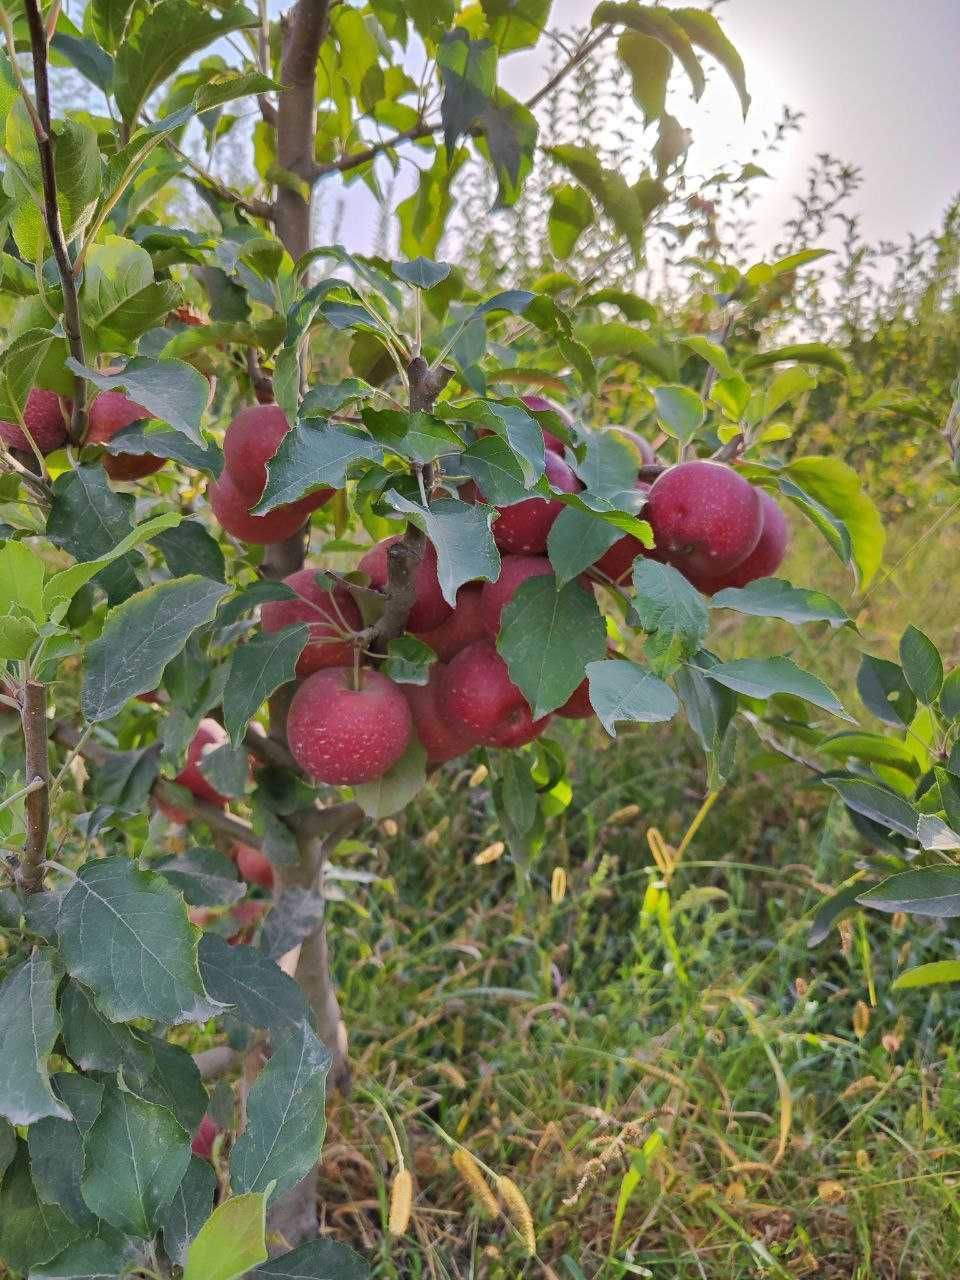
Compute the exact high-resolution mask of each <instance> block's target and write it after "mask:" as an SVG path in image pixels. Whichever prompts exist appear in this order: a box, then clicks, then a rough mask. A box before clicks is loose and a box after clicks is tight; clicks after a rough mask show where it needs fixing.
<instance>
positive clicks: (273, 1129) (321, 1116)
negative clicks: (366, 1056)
mask: <svg viewBox="0 0 960 1280" xmlns="http://www.w3.org/2000/svg"><path fill="white" fill-rule="evenodd" d="M329 1070H330V1054H329V1053H328V1052H327V1050H326V1049H325V1048H324V1046H323V1045H322V1044H321V1042H320V1041H319V1040H318V1039H317V1036H316V1034H315V1033H314V1032H313V1031H312V1030H311V1028H310V1027H309V1025H308V1024H307V1023H306V1022H304V1023H301V1025H300V1026H299V1027H298V1028H297V1030H296V1031H295V1032H293V1034H292V1035H290V1036H288V1037H287V1039H286V1040H284V1041H283V1042H282V1043H281V1044H279V1045H277V1046H276V1047H275V1049H274V1052H273V1056H272V1057H271V1059H270V1061H269V1062H268V1063H267V1065H266V1067H264V1069H263V1071H262V1072H261V1073H260V1075H259V1076H258V1077H257V1081H256V1083H255V1084H254V1086H253V1088H252V1089H251V1090H250V1093H249V1095H248V1097H247V1127H246V1129H245V1130H244V1132H243V1134H242V1136H241V1137H239V1138H238V1139H237V1141H236V1143H235V1144H234V1147H233V1151H232V1152H231V1153H230V1179H231V1182H232V1184H233V1186H234V1187H235V1188H236V1189H237V1190H238V1191H240V1192H245V1191H264V1192H267V1193H268V1194H273V1195H274V1196H282V1195H283V1193H284V1192H285V1191H289V1189H290V1188H291V1187H294V1186H296V1185H297V1183H298V1182H300V1180H301V1179H302V1178H305V1177H306V1175H307V1173H309V1171H310V1169H311V1168H312V1167H313V1166H314V1165H315V1164H316V1162H317V1160H318V1159H319V1157H320V1148H321V1146H322V1145H323V1135H324V1133H325V1131H326V1116H325V1112H324V1103H325V1099H326V1079H327V1073H328V1071H329ZM271 1186H273V1191H272V1193H271V1191H270V1188H271Z"/></svg>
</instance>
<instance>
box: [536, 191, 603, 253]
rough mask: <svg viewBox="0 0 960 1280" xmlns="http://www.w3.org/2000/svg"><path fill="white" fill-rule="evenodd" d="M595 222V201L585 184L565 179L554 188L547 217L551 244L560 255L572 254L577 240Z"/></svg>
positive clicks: (554, 251)
mask: <svg viewBox="0 0 960 1280" xmlns="http://www.w3.org/2000/svg"><path fill="white" fill-rule="evenodd" d="M592 224H593V201H592V200H591V199H590V197H589V196H588V195H587V193H586V191H584V189H583V187H575V186H573V184H572V183H569V182H565V183H563V184H562V185H561V186H559V187H556V188H555V190H554V192H553V203H552V204H551V206H550V214H549V216H548V218H547V233H548V235H549V236H550V248H551V249H552V250H553V254H554V257H556V258H569V256H570V254H571V253H573V250H574V248H575V247H576V243H577V241H578V240H579V239H580V237H581V236H582V235H583V233H584V231H586V229H587V227H589V226H592Z"/></svg>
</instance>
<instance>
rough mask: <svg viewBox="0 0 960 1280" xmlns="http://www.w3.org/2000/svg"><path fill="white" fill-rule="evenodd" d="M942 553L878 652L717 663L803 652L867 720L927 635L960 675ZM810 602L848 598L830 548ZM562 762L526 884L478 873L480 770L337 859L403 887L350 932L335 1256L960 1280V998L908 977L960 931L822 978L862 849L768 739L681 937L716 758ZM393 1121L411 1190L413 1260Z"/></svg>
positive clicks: (694, 1276) (339, 912) (415, 1268)
mask: <svg viewBox="0 0 960 1280" xmlns="http://www.w3.org/2000/svg"><path fill="white" fill-rule="evenodd" d="M931 522H932V520H931V517H929V516H927V517H926V524H924V525H920V526H919V527H915V528H913V529H911V528H908V527H907V528H905V527H901V528H900V529H899V530H897V531H896V536H895V538H894V545H893V547H892V549H891V555H890V557H889V562H890V563H891V564H896V563H897V560H898V559H899V558H900V557H901V556H903V555H904V553H905V552H907V551H909V550H910V549H911V548H912V549H913V550H912V552H911V557H910V559H909V560H908V561H907V563H906V564H905V565H904V566H903V567H902V568H901V569H900V570H898V571H897V572H896V573H894V574H893V575H892V576H890V577H889V578H887V579H886V580H885V581H882V582H881V583H880V584H879V585H878V587H877V589H876V590H875V591H874V593H872V594H871V596H870V597H868V600H867V605H866V609H865V610H864V611H861V613H860V614H859V615H858V616H859V619H860V622H861V632H862V634H861V635H859V636H858V635H856V634H853V633H841V634H840V635H837V634H836V633H834V634H832V635H831V634H829V633H826V634H825V633H824V629H823V628H820V629H819V630H817V631H812V632H809V633H807V634H801V635H800V638H799V640H798V638H797V636H798V633H797V632H795V631H793V630H792V629H787V628H784V629H783V631H782V632H781V631H780V630H779V628H778V627H777V625H776V624H759V623H757V624H755V623H754V622H753V621H752V620H746V621H744V620H742V619H735V618H734V615H727V617H729V619H730V621H729V622H727V621H726V619H725V620H724V621H723V622H722V624H721V634H720V637H719V640H718V643H717V648H718V649H720V651H721V652H723V653H724V655H725V656H729V655H733V654H734V653H736V652H738V651H739V648H740V646H742V647H743V648H746V647H747V644H748V639H747V633H750V634H749V645H750V647H751V648H752V650H753V652H757V650H758V648H760V646H761V645H762V646H763V650H764V651H767V652H771V653H777V652H787V651H790V652H792V653H793V656H794V657H795V658H796V659H797V661H798V662H800V663H801V665H804V666H807V667H809V668H810V669H812V670H815V671H817V672H818V674H820V675H822V676H823V677H824V678H826V679H829V680H831V681H832V683H834V685H835V687H836V688H837V689H838V692H840V693H841V695H842V696H843V697H844V698H845V699H846V700H847V701H848V705H850V706H851V708H853V709H855V710H856V711H857V713H858V714H859V713H860V708H859V704H858V703H857V700H856V697H855V680H854V677H855V672H856V661H857V660H856V651H857V650H858V649H860V648H866V649H869V650H870V651H871V652H876V653H886V654H890V653H893V652H895V647H896V640H897V637H898V636H899V634H900V632H901V631H902V629H903V626H904V625H905V624H906V622H907V621H911V620H912V621H916V622H919V623H920V624H921V625H924V626H926V628H927V629H928V630H929V632H930V633H931V635H933V636H934V638H935V639H936V640H937V641H938V642H939V643H941V644H942V645H943V648H944V652H945V656H946V657H947V658H948V659H949V660H951V661H954V662H955V661H957V659H958V657H960V654H958V652H957V644H958V641H957V639H956V635H955V631H954V627H955V621H956V614H955V611H954V616H953V618H952V619H951V617H950V611H949V609H948V608H947V607H946V606H947V603H948V601H947V600H946V598H945V595H944V592H945V584H946V583H948V582H949V581H950V578H951V574H955V569H954V568H953V566H955V564H956V562H957V551H958V525H957V523H956V521H954V522H953V523H952V524H949V525H944V526H943V527H942V528H941V529H940V531H939V532H938V533H937V534H936V535H935V536H933V537H930V538H927V539H926V540H925V541H922V542H919V543H918V539H919V536H920V534H921V533H923V532H924V530H925V528H926V526H927V525H928V524H929V523H931ZM801 557H802V558H803V559H804V560H805V561H807V562H808V563H809V564H810V565H811V572H810V574H809V575H804V574H802V573H801V572H800V571H799V570H798V569H797V568H796V567H795V566H796V563H797V562H799V560H800V559H801ZM792 576H793V577H794V579H795V580H796V581H799V582H803V583H805V584H809V585H812V584H814V583H816V585H818V586H821V587H823V588H824V589H826V590H830V591H832V592H833V593H834V594H836V595H837V596H838V598H840V599H841V600H844V599H846V598H847V596H846V593H845V591H844V575H843V571H842V569H841V567H840V566H839V565H837V566H836V570H834V568H833V566H832V564H830V563H828V561H827V560H826V557H825V555H824V554H822V553H821V552H820V551H819V549H818V548H814V546H813V544H810V543H807V542H802V543H801V544H800V548H799V550H798V553H797V558H796V560H795V563H794V568H793V573H792ZM788 645H792V648H790V649H788ZM560 736H561V737H562V739H563V741H564V745H565V746H566V747H567V749H568V751H569V754H570V758H571V759H572V761H573V762H574V774H575V793H574V800H573V804H572V806H571V808H570V810H569V811H568V813H567V814H566V815H565V816H564V818H563V819H562V820H559V821H557V822H556V823H555V824H554V828H553V829H552V830H551V833H550V836H549V839H548V842H547V845H546V848H545V849H544V851H543V853H542V854H541V855H540V857H539V859H538V861H537V862H536V864H535V865H534V867H533V868H532V871H531V876H530V879H529V883H526V884H524V883H519V882H518V879H517V876H516V874H515V870H514V868H513V866H512V865H511V863H510V860H509V855H508V854H507V855H504V857H503V858H501V859H500V860H499V861H496V862H494V863H491V864H489V865H480V866H478V865H475V864H474V862H473V858H474V857H475V855H476V854H477V852H478V851H479V850H481V849H483V848H485V847H486V846H488V845H489V844H490V843H491V842H492V841H494V840H495V839H496V838H497V834H498V832H497V824H496V819H495V817H494V815H493V810H492V805H491V803H490V797H489V794H488V789H487V788H488V784H487V783H486V781H480V782H476V780H474V782H475V785H470V779H469V773H470V770H469V769H464V770H460V771H459V772H458V771H457V768H456V766H452V767H450V768H449V769H448V771H447V772H445V773H444V775H443V776H442V778H441V779H440V780H439V781H438V784H437V785H436V786H435V787H433V788H431V789H430V790H429V791H427V792H426V793H424V795H423V796H422V797H421V799H420V800H419V801H418V802H417V803H416V804H415V805H414V806H413V807H412V809H411V810H410V811H409V812H408V813H407V814H406V815H405V816H404V818H403V819H402V821H401V823H400V824H399V827H398V828H396V829H395V828H394V827H393V826H391V825H390V824H387V825H386V827H385V828H383V827H382V828H380V829H379V830H378V831H377V832H376V833H375V838H374V839H373V840H372V841H371V844H370V846H369V848H368V849H363V850H361V849H350V848H348V849H346V850H344V851H341V853H340V854H338V856H337V860H338V861H340V862H346V863H348V864H350V863H356V864H357V865H362V866H363V867H364V868H366V869H371V868H373V869H375V870H377V871H378V872H379V874H380V875H381V876H382V877H383V880H382V882H381V883H380V885H379V886H377V887H375V888H373V889H371V891H370V892H369V893H365V894H364V895H363V897H362V898H358V899H356V900H355V901H354V902H351V903H344V904H342V905H333V906H332V907H331V908H330V912H331V932H332V937H333V939H334V941H335V968H336V972H337V978H338V981H339V983H340V985H341V990H342V998H343V1004H344V1009H345V1014H346V1017H347V1021H348V1024H349V1025H350V1027H351V1035H352V1053H353V1057H354V1061H355V1063H356V1082H357V1083H356V1088H355V1091H354V1094H353V1096H352V1097H351V1098H350V1099H348V1100H346V1101H344V1100H340V1101H337V1102H335V1103H334V1105H333V1107H332V1110H331V1115H330V1129H329V1135H328V1139H327V1146H326V1154H325V1159H324V1165H323V1181H322V1187H321V1194H322V1199H323V1214H324V1221H325V1224H326V1226H327V1228H328V1229H329V1230H330V1231H332V1232H333V1233H335V1234H337V1235H339V1236H341V1237H342V1238H345V1239H349V1240H351V1241H352V1242H353V1243H354V1244H355V1245H356V1246H357V1247H358V1248H360V1249H361V1250H362V1251H363V1252H365V1253H366V1254H367V1255H368V1256H370V1257H372V1258H373V1259H374V1260H375V1266H374V1269H375V1274H376V1275H377V1276H378V1277H396V1278H397V1280H400V1278H401V1277H402V1278H403V1280H407V1277H417V1276H431V1277H447V1276H449V1277H463V1278H467V1277H478V1278H479V1277H489V1278H490V1280H497V1278H499V1277H502V1278H503V1280H507V1278H508V1277H510V1278H512V1277H516V1276H544V1277H547V1278H548V1280H549V1278H551V1277H561V1278H562V1280H580V1278H581V1277H586V1278H587V1280H594V1278H602V1280H613V1278H614V1277H621V1276H623V1277H626V1276H633V1275H645V1274H649V1275H652V1276H654V1277H658V1278H659V1277H669V1278H670V1280H687V1278H688V1277H689V1278H690V1280H698V1278H700V1280H702V1278H704V1277H709V1278H710V1280H733V1278H734V1277H748V1276H761V1275H769V1276H791V1277H793V1276H796V1277H800V1276H806V1275H810V1276H816V1277H828V1278H831V1280H832V1278H833V1277H836V1278H837V1280H839V1278H840V1277H843V1278H844V1280H848V1278H854V1280H868V1278H869V1280H873V1278H877V1280H886V1278H887V1277H911V1278H914V1277H937V1278H939V1277H943V1280H947V1278H948V1277H953V1276H955V1275H956V1274H957V1268H958V1259H960V1205H958V1201H957V1194H956V1185H955V1184H956V1181H957V1179H958V1177H960V1145H958V1139H960V1127H958V1122H957V1120H956V1114H957V1103H958V1100H960V1099H958V1084H957V1074H956V1062H957V1054H958V1047H960V1045H958V1042H960V1030H958V1027H960V1020H958V1014H960V993H956V992H954V991H953V990H952V989H950V988H934V989H931V990H930V991H914V992H904V993H892V992H891V990H890V986H891V982H892V980H893V978H894V976H895V975H896V974H897V972H899V971H900V970H901V969H902V968H904V967H907V966H908V965H912V964H916V963H922V962H923V961H926V960H930V959H934V958H941V957H943V956H945V955H949V954H954V950H955V947H956V943H955V942H954V941H952V933H953V932H955V931H951V930H946V931H941V930H939V929H937V928H935V927H931V925H930V924H929V923H928V922H927V923H924V922H923V921H915V922H909V923H907V924H906V925H904V926H903V927H902V928H901V929H900V930H899V931H897V930H896V929H894V928H892V927H891V921H890V919H889V917H884V916H879V915H876V914H873V915H869V914H864V915H862V916H860V917H856V918H854V919H853V920H852V921H851V922H849V924H848V925H846V926H845V927H844V929H843V931H842V932H840V931H836V930H835V931H834V933H833V934H832V935H831V937H829V938H828V939H827V941H825V942H824V943H823V944H822V945H821V946H820V947H819V948H816V949H814V950H810V949H809V948H808V946H807V942H806V934H807V926H808V920H809V917H810V914H811V913H812V912H813V911H814V910H815V909H816V906H817V905H818V903H819V902H820V901H821V900H822V898H823V895H824V893H825V892H826V891H827V890H828V889H829V888H830V887H832V886H835V885H837V884H839V883H842V882H843V881H844V880H845V879H846V878H848V877H849V876H851V875H852V874H854V872H855V871H856V868H857V860H858V857H860V856H862V854H863V849H862V846H861V845H860V843H859V842H858V840H857V839H856V838H855V837H854V835H853V833H852V831H851V830H850V828H849V827H848V826H847V825H846V823H845V821H844V820H843V819H842V817H841V816H840V815H839V814H836V813H834V812H829V813H828V800H827V797H826V794H825V793H824V792H823V791H821V790H817V789H815V788H813V787H812V786H810V784H809V780H808V775H806V774H805V773H804V771H803V770H802V769H800V768H799V767H797V766H793V765H787V766H786V767H773V766H772V763H771V761H770V760H769V758H768V756H767V755H766V754H758V753H757V750H756V747H757V744H756V742H755V741H751V739H750V738H749V737H745V738H744V740H743V741H742V742H741V746H740V752H739V766H740V767H739V770H738V773H737V776H736V778H735V779H734V780H733V781H732V783H731V785H730V786H728V788H727V789H726V790H725V791H724V792H723V793H722V794H721V796H720V798H719V799H718V801H717V803H716V804H715V806H714V807H713V809H712V810H711V812H710V813H709V814H708V816H707V817H706V819H705V821H704V823H703V826H702V827H701V829H700V830H699V832H698V833H697V835H696V837H695V839H694V840H693V842H692V843H691V845H690V847H689V849H688V850H687V852H686V854H685V857H684V859H683V861H682V862H681V863H680V865H679V867H678V869H677V870H676V872H675V874H674V876H673V879H672V883H671V885H670V901H669V904H667V902H666V900H665V899H663V898H662V897H661V903H660V909H659V910H658V909H657V908H656V907H654V906H653V904H652V903H651V901H650V899H649V897H645V895H646V894H647V891H648V887H649V886H651V885H652V884H654V883H655V882H657V881H658V878H659V875H658V872H657V869H656V867H655V865H654V862H653V858H652V856H651V853H650V849H649V845H648V841H647V831H648V829H649V828H650V827H651V826H655V827H657V828H658V829H659V830H660V831H662V833H663V835H664V837H665V838H666V839H667V840H668V841H669V842H671V843H672V844H673V845H676V844H677V843H679V841H680V839H681V837H682V835H683V833H684V832H685V830H686V829H687V827H688V826H689V824H690V822H691V820H692V819H693V817H694V815H695V814H696V813H697V810H698V808H699V806H700V802H701V798H702V796H703V793H704V786H705V782H704V774H703V768H702V763H701V760H700V758H699V755H698V751H697V749H696V746H695V743H694V741H693V739H692V736H691V735H690V734H689V733H688V732H686V731H684V730H682V729H674V728H671V727H665V728H662V729H656V730H642V731H637V732H631V731H629V730H628V731H624V732H622V733H621V737H620V739H619V740H618V742H617V743H615V744H614V743H611V742H610V741H609V739H606V738H605V737H604V735H603V734H602V731H600V730H599V729H598V728H597V727H582V726H566V725H565V726H563V727H562V728H561V730H560ZM626 806H636V808H635V809H633V810H630V811H628V814H627V816H626V818H618V817H617V811H618V810H622V809H623V808H624V807H626ZM611 817H613V818H614V821H611ZM554 867H563V868H564V869H565V870H566V873H567V877H568V889H567V894H566V896H565V898H564V899H563V900H562V901H560V902H554V901H552V898H551V888H550V886H551V876H552V873H553V869H554ZM645 904H646V908H647V909H646V910H645ZM858 1007H859V1012H858ZM855 1024H856V1029H855ZM370 1092H374V1093H376V1094H377V1096H378V1097H379V1098H381V1100H382V1101H383V1102H384V1103H385V1105H386V1106H387V1108H388V1110H389V1112H390V1114H391V1116H392V1118H393V1120H394V1122H395V1124H396V1125H397V1127H398V1129H399V1131H400V1132H401V1134H402V1136H403V1142H404V1144H405V1146H406V1149H407V1157H408V1160H409V1162H410V1163H411V1165H412V1167H413V1168H414V1169H415V1171H416V1199H415V1209H414V1216H413V1220H412V1223H411V1226H410V1227H409V1229H408V1231H407V1233H406V1235H405V1236H404V1237H403V1238H402V1239H400V1240H395V1239H392V1238H391V1237H390V1236H389V1235H388V1233H387V1232H386V1229H385V1222H386V1205H387V1197H388V1193H389V1182H390V1169H391V1168H392V1163H393V1156H392V1145H391V1142H390V1138H389V1134H388V1132H387V1129H386V1126H385V1124H384V1122H383V1120H382V1118H381V1117H380V1115H379V1113H378V1111H377V1110H376V1109H375V1108H374V1107H373V1106H372V1105H371V1100H370V1096H369V1095H370ZM451 1141H457V1142H462V1143H463V1144H464V1145H465V1146H466V1147H467V1148H468V1149H469V1150H470V1151H472V1152H473V1153H474V1155H475V1156H476V1157H477V1158H478V1159H480V1160H481V1161H483V1162H484V1164H485V1165H486V1166H488V1167H489V1168H490V1169H491V1170H492V1171H493V1172H494V1173H499V1174H506V1175H508V1176H509V1177H511V1178H512V1179H513V1180H514V1181H515V1182H516V1183H517V1184H518V1185H519V1186H520V1187H521V1188H522V1190H523V1193H524V1194H525V1196H526V1198H527V1201H528V1203H529V1205H530V1208H531V1211H532V1213H533V1217H534V1220H535V1224H536V1229H537V1257H536V1258H533V1259H529V1260H528V1259H527V1258H526V1257H525V1254H524V1249H523V1247H522V1244H521V1242H520V1240H519V1238H518V1236H517V1233H516V1231H515V1230H514V1229H513V1228H512V1227H511V1225H510V1223H509V1220H508V1219H507V1218H505V1217H504V1216H502V1215H500V1216H498V1217H497V1218H495V1219H489V1218H484V1217H482V1216H481V1213H480V1209H479V1206H478V1204H477V1201H476V1200H475V1199H474V1198H473V1196H472V1195H471V1193H470V1192H469V1191H468V1190H467V1189H466V1188H465V1186H464V1184H463V1183H462V1182H461V1180H460V1179H459V1177H458V1175H457V1174H456V1172H455V1171H454V1170H453V1168H452V1166H451V1164H450V1158H449V1157H450V1142H451Z"/></svg>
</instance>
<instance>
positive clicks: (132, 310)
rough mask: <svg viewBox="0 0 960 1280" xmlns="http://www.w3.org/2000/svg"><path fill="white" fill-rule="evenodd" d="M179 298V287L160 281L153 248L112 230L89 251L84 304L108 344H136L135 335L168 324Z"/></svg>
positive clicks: (113, 347) (122, 347)
mask: <svg viewBox="0 0 960 1280" xmlns="http://www.w3.org/2000/svg"><path fill="white" fill-rule="evenodd" d="M179 300H180V289H179V287H178V286H176V285H174V284H173V283H172V282H170V281H164V282H160V283H157V282H155V281H154V278H153V262H152V261H151V259H150V255H149V253H147V251H146V249H143V248H141V246H140V245H138V244H135V243H134V242H133V241H132V240H125V239H124V238H123V237H122V236H107V237H106V239H105V240H104V241H103V243H101V244H96V245H94V246H93V247H92V248H91V249H90V252H89V253H88V254H87V259H86V264H85V267H84V273H83V286H82V288H81V290H80V304H81V308H82V311H83V320H84V324H85V325H87V326H89V328H90V329H91V330H92V331H93V332H94V333H95V335H96V342H97V345H98V347H100V348H102V349H103V350H107V351H131V350H133V347H132V342H133V339H135V338H139V337H140V336H141V335H142V334H144V333H146V331H147V330H148V329H152V328H153V327H154V326H155V325H158V324H162V322H163V320H164V319H165V318H166V316H167V314H168V312H169V311H170V310H171V309H172V308H173V307H175V306H176V305H177V303H178V301H179ZM144 403H145V402H144Z"/></svg>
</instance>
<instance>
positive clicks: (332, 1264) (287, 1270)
mask: <svg viewBox="0 0 960 1280" xmlns="http://www.w3.org/2000/svg"><path fill="white" fill-rule="evenodd" d="M369 1277H370V1268H369V1266H368V1265H367V1264H366V1262H364V1260H363V1258H361V1257H360V1255H359V1254H357V1253H354V1251H353V1250H352V1249H351V1248H349V1247H348V1246H347V1245H345V1244H340V1243H338V1242H337V1241H336V1240H309V1241H307V1243H306V1244H302V1245H301V1246H300V1247H299V1249H294V1250H293V1252H292V1253H284V1254H281V1255H280V1257H279V1258H273V1259H271V1261H270V1262H265V1263H264V1264H263V1266H262V1267H257V1269H256V1271H254V1272H253V1273H252V1275H251V1277H250V1280H369Z"/></svg>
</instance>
